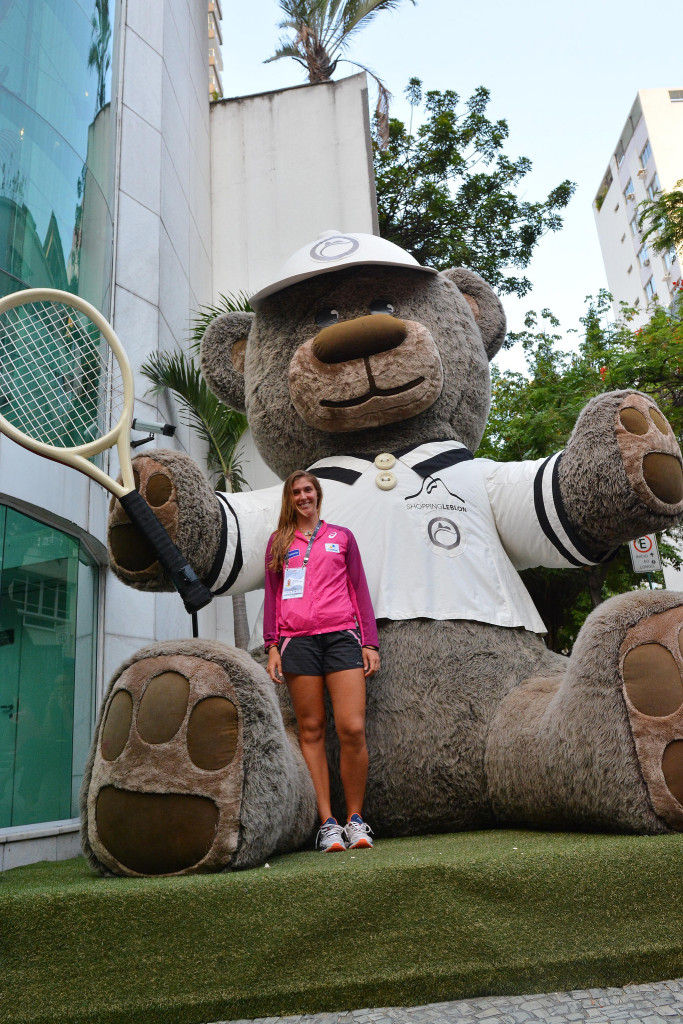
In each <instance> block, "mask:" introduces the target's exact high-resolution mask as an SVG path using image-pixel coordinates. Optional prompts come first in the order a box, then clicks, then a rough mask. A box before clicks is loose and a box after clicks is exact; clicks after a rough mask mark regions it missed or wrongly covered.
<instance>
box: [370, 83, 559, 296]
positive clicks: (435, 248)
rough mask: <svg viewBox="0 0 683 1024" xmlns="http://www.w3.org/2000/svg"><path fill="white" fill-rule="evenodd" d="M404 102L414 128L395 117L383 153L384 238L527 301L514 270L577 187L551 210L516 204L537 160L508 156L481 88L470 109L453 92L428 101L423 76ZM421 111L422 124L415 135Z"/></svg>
mask: <svg viewBox="0 0 683 1024" xmlns="http://www.w3.org/2000/svg"><path fill="white" fill-rule="evenodd" d="M406 94H407V96H408V99H409V100H410V104H411V109H412V114H411V123H410V125H409V126H408V127H407V128H406V125H405V124H404V123H403V122H402V121H399V120H397V119H396V118H392V119H391V120H390V122H389V143H388V146H387V147H386V148H382V146H381V145H379V144H378V142H379V140H376V143H377V144H376V145H375V178H376V183H377V205H378V215H379V227H380V234H381V235H382V237H383V238H388V239H389V240H390V241H392V242H395V243H396V244H397V245H400V246H401V247H402V248H403V249H407V250H408V252H410V253H411V254H412V255H413V256H414V257H415V258H416V259H417V260H418V262H419V263H422V264H428V265H431V266H433V267H436V268H437V269H439V270H443V269H445V268H446V267H452V266H466V267H470V268H471V269H472V270H476V271H477V272H478V273H479V274H481V275H482V277H484V278H485V279H486V280H487V281H488V282H489V284H491V285H492V286H493V287H494V288H497V289H498V290H499V291H500V292H502V293H507V292H515V293H516V294H517V295H525V294H526V293H527V292H528V291H529V289H530V288H531V282H530V281H529V279H528V278H526V277H523V276H513V275H512V274H510V273H509V271H510V269H512V268H516V269H519V270H523V269H524V268H525V267H526V266H527V265H528V263H529V261H530V259H531V256H532V254H533V251H534V249H535V247H536V245H537V243H538V241H539V239H540V238H541V236H542V235H543V234H545V232H547V231H558V230H559V229H560V228H561V227H562V218H561V217H560V215H559V213H558V211H559V210H561V209H563V208H564V207H566V206H567V204H568V202H569V200H570V199H571V197H572V195H573V193H574V189H575V185H574V184H573V183H572V182H570V181H567V180H565V181H563V182H561V183H560V184H559V185H558V186H557V187H556V188H554V189H553V190H552V192H551V193H550V194H549V196H548V197H547V199H545V200H544V201H543V202H537V203H531V202H526V201H525V200H520V199H519V198H518V196H517V195H516V193H515V189H516V188H517V186H518V185H519V183H520V182H521V180H522V179H523V178H524V177H525V176H526V175H527V174H528V173H529V171H530V170H531V161H530V160H529V159H528V158H527V157H518V158H517V159H516V160H512V159H510V158H509V157H508V156H506V155H505V154H504V153H503V146H504V144H505V142H506V140H507V137H508V134H509V129H508V125H507V121H504V120H501V121H495V122H493V121H490V120H489V119H488V117H487V116H486V109H487V106H488V103H489V98H490V93H489V91H488V89H485V88H484V87H483V86H481V87H480V88H478V89H477V90H476V91H475V92H474V94H473V95H472V96H471V97H470V98H469V99H468V100H467V101H466V102H465V103H464V104H462V105H461V104H460V97H459V96H458V94H457V93H456V92H453V91H452V90H447V91H446V92H437V91H433V92H428V93H426V95H424V96H423V93H422V83H421V81H420V80H419V79H418V78H412V79H411V80H410V83H409V85H408V88H407V89H406ZM421 108H422V109H423V111H424V119H423V120H422V123H421V124H420V125H419V127H418V128H417V130H416V131H415V132H413V131H412V120H413V114H417V113H418V111H419V110H420V109H421Z"/></svg>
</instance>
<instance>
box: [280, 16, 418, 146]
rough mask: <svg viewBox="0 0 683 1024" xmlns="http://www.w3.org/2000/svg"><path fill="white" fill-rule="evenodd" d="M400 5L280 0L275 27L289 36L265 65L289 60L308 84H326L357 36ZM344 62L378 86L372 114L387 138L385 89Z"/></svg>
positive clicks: (375, 80)
mask: <svg viewBox="0 0 683 1024" xmlns="http://www.w3.org/2000/svg"><path fill="white" fill-rule="evenodd" d="M415 2H416V0H410V3H412V4H415ZM400 3H401V0H279V5H280V8H281V9H282V11H284V13H285V15H286V17H285V19H284V21H281V22H280V24H279V26H278V27H279V28H283V29H288V30H289V31H290V32H291V33H292V35H291V36H290V38H288V39H281V40H280V45H279V46H278V49H277V50H276V51H275V53H274V54H273V56H272V57H269V58H268V60H267V61H265V63H266V64H268V63H269V62H270V61H273V60H281V59H282V58H283V57H291V58H292V59H293V60H295V61H297V63H299V64H301V66H302V67H303V68H304V69H305V70H306V72H307V74H308V81H309V82H311V83H317V82H328V81H329V80H330V79H331V78H332V75H333V74H334V72H335V70H336V67H337V65H338V64H339V62H340V61H342V60H344V58H343V57H342V54H343V53H345V52H346V50H347V49H348V47H349V45H350V43H351V39H352V38H353V37H354V36H355V35H356V33H357V32H358V31H359V30H360V29H361V28H363V26H365V25H368V24H369V23H370V22H371V21H372V20H373V18H375V17H376V16H377V15H378V14H379V12H380V11H387V10H391V9H392V8H394V7H398V5H399V4H400ZM346 63H348V64H353V65H355V67H358V68H361V69H362V70H363V71H365V72H367V74H369V75H370V77H371V78H372V79H373V80H374V82H375V84H376V85H377V90H378V94H379V96H378V100H377V107H376V110H375V115H376V117H377V119H378V122H379V124H380V125H381V128H380V133H381V134H382V136H383V137H384V138H385V139H386V138H387V132H388V113H389V99H390V96H389V93H388V91H387V89H386V86H385V85H384V84H383V82H381V81H380V79H379V78H378V77H377V75H376V74H375V73H374V71H371V70H370V68H367V67H365V65H363V64H359V63H358V62H357V61H346Z"/></svg>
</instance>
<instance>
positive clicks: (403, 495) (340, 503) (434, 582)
mask: <svg viewBox="0 0 683 1024" xmlns="http://www.w3.org/2000/svg"><path fill="white" fill-rule="evenodd" d="M561 456H562V453H561V452H560V453H559V454H557V455H553V456H551V457H550V458H548V459H538V460H535V461H529V462H493V461H492V460H490V459H474V458H473V457H472V455H471V453H470V452H469V451H468V450H467V449H466V448H465V447H464V445H462V444H460V443H459V442H458V441H432V442H429V443H427V444H423V445H420V446H419V447H416V448H412V449H410V450H409V451H405V450H404V451H402V452H396V453H394V454H393V455H392V454H391V453H381V452H377V453H375V454H372V453H369V454H367V455H365V456H363V457H358V456H349V455H339V456H334V457H332V458H326V459H321V460H320V461H319V462H316V463H315V464H314V465H313V466H311V467H310V470H311V472H312V473H315V474H316V475H317V476H318V477H319V479H320V481H321V484H322V487H323V509H322V511H323V516H324V518H325V519H326V520H327V521H328V522H333V523H341V524H342V525H343V526H348V527H349V528H350V529H351V530H352V532H353V533H354V535H355V537H356V540H357V541H358V546H359V548H360V553H361V556H362V559H363V565H364V567H365V572H366V575H367V579H368V585H369V587H370V596H371V598H372V604H373V608H374V611H375V616H376V617H377V618H378V619H380V618H387V619H413V618H432V619H474V620H476V621H479V622H489V623H493V624H495V625H498V626H508V627H515V626H523V627H525V628H526V629H528V630H531V631H532V632H535V633H544V632H545V627H544V625H543V621H542V619H541V617H540V615H539V614H538V612H537V611H536V608H535V607H534V604H533V602H532V600H531V598H530V597H529V594H528V593H527V591H526V589H525V587H524V585H523V584H522V581H521V579H520V577H519V575H518V572H517V570H518V569H524V568H528V567H531V566H536V565H543V566H547V567H549V568H565V567H568V566H579V565H592V564H594V562H593V561H592V560H591V558H590V557H589V556H588V555H587V553H586V551H585V550H584V549H582V546H581V543H580V541H579V539H578V538H577V537H576V536H575V534H574V532H573V530H572V527H571V524H570V522H569V521H568V519H567V516H566V513H565V510H564V506H563V503H562V498H561V495H560V488H559V483H558V474H557V469H558V465H559V460H560V458H561ZM375 458H376V459H377V463H375V461H374V460H375ZM392 459H393V460H394V461H393V462H392ZM389 464H390V465H389ZM385 467H386V468H385ZM218 498H219V504H220V506H221V511H222V514H223V520H224V529H223V536H222V541H221V549H220V551H219V553H218V556H217V558H216V561H215V563H214V567H213V569H212V573H211V577H210V579H209V580H208V583H209V585H210V587H211V589H212V590H213V591H214V592H215V593H229V594H233V593H245V592H247V591H250V590H256V589H258V588H259V587H262V586H263V580H264V555H265V550H266V544H267V542H268V538H269V537H270V534H271V533H272V532H273V530H274V529H275V527H276V525H277V519H278V514H279V511H280V503H281V498H282V487H281V486H279V485H277V486H275V487H269V488H265V489H263V490H259V491H246V492H242V493H239V494H219V495H218Z"/></svg>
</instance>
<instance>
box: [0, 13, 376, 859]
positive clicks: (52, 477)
mask: <svg viewBox="0 0 683 1024" xmlns="http://www.w3.org/2000/svg"><path fill="white" fill-rule="evenodd" d="M28 8H29V15H30V16H28V17H27V16H25V15H26V12H25V10H24V5H9V7H7V6H5V7H4V8H3V9H2V10H0V66H2V67H3V68H8V69H9V71H8V73H7V74H6V75H5V76H4V77H3V78H2V80H1V81H0V295H4V294H7V293H9V292H12V291H17V290H19V289H22V288H26V287H43V286H48V287H56V288H61V289H64V290H68V291H71V292H74V293H77V294H79V295H81V296H83V297H84V298H85V299H87V300H88V301H90V302H92V303H93V304H94V305H95V306H96V307H97V308H99V309H100V310H101V311H102V312H103V314H104V315H105V316H106V317H107V318H108V319H109V320H110V321H111V322H112V323H113V325H114V328H115V330H116V333H117V334H118V336H119V337H120V338H121V340H122V342H123V344H124V347H125V348H126V350H127V353H128V356H129V358H130V361H131V363H132V365H133V370H134V374H135V382H136V396H137V398H136V406H135V414H136V415H137V416H139V417H140V418H142V419H145V420H154V421H158V420H162V421H165V422H169V423H173V424H174V425H176V427H177V431H176V434H175V437H174V438H173V439H172V440H170V441H169V439H168V438H161V439H157V438H155V439H154V441H152V442H151V443H150V444H149V445H147V446H146V447H144V448H142V449H140V450H141V451H143V452H148V451H151V450H153V448H154V447H155V446H157V445H158V446H162V445H163V446H165V447H169V446H172V447H176V448H177V449H179V450H182V451H186V452H188V453H189V454H190V455H192V456H193V457H195V458H196V459H197V461H198V462H199V463H200V464H202V465H203V464H204V454H205V453H204V451H203V449H202V447H201V445H199V444H198V442H197V441H196V438H195V437H194V435H193V434H192V432H191V431H190V430H189V429H188V428H187V426H186V425H185V424H184V423H183V421H182V419H181V418H180V416H179V410H178V409H177V408H176V407H175V405H174V403H173V401H172V399H171V398H170V397H169V396H163V397H162V398H161V399H158V400H157V399H156V398H152V397H150V396H149V395H148V394H146V392H147V388H148V386H149V384H148V382H147V381H146V379H145V378H144V377H142V376H141V374H140V366H141V365H142V363H143V362H144V361H145V360H146V359H147V358H148V357H149V356H150V355H152V354H153V353H156V352H163V351H171V350H173V349H176V348H177V347H181V348H183V349H185V351H187V346H188V333H189V328H190V323H191V320H192V318H193V315H194V313H195V312H196V311H197V310H198V309H199V308H200V307H201V306H203V305H207V304H213V303H215V302H216V301H217V299H218V296H219V294H220V293H228V292H238V291H251V290H252V289H254V290H255V289H256V288H257V287H259V286H260V285H261V284H262V283H263V281H265V280H266V279H267V277H268V275H269V274H270V273H271V271H272V270H273V269H274V264H275V265H278V263H279V262H281V260H282V259H284V257H285V256H286V255H288V253H289V251H290V250H291V249H293V248H296V247H297V246H298V245H301V244H303V242H305V241H307V240H308V239H309V238H311V237H315V236H316V235H317V234H318V233H319V232H320V231H322V230H324V229H326V228H328V227H335V228H338V229H340V230H360V231H368V232H372V231H373V230H376V213H375V201H374V179H373V175H372V163H371V160H370V148H369V128H368V114H367V92H366V83H365V76H363V75H360V76H354V77H353V78H351V79H347V80H343V81H341V82H338V83H330V84H329V85H326V86H317V87H312V88H301V89H293V90H284V91H283V92H279V93H276V94H273V95H272V96H257V97H245V98H241V99H240V100H234V101H224V102H222V103H218V104H216V105H214V107H213V108H211V105H210V97H209V90H208V89H207V70H208V69H209V68H210V67H211V68H213V67H215V66H216V65H212V64H211V60H210V56H211V55H210V54H209V53H208V52H207V51H208V49H209V47H210V45H211V42H213V43H214V44H215V43H216V42H217V38H216V34H217V31H218V29H217V26H218V19H219V18H220V13H221V12H220V6H219V4H218V3H217V2H214V3H213V4H209V18H210V22H209V38H208V39H207V0H109V2H108V3H104V4H102V3H100V4H99V5H97V6H96V5H95V2H94V0H88V3H85V4H84V3H83V2H82V0H28ZM212 14H213V21H212V20H211V18H212ZM216 16H217V17H216ZM212 28H213V32H214V36H213V39H212V38H211V30H212ZM93 44H96V50H97V54H98V60H97V62H96V63H95V64H93V63H92V61H91V60H90V59H89V55H90V53H91V50H92V48H93ZM304 111H305V113H304ZM269 119H270V121H269ZM302 123H308V124H309V125H310V126H311V131H310V132H309V133H308V136H306V135H305V134H303V133H302V130H301V125H302ZM268 124H270V125H271V127H270V128H268V127H267V126H268ZM273 125H276V126H277V132H278V133H279V135H278V138H279V139H280V140H285V139H286V138H290V139H292V140H293V144H292V146H291V153H290V157H291V159H290V158H289V157H288V160H287V166H286V168H281V167H278V170H277V173H276V172H275V170H274V167H273V161H274V154H275V145H274V141H275V140H273V139H271V140H270V141H268V134H267V132H268V131H271V132H272V130H273V128H272V126H273ZM313 129H314V130H313ZM264 132H265V133H266V134H264ZM283 144H284V142H283ZM335 148H336V151H340V150H342V151H343V152H344V154H345V155H344V159H343V160H342V161H341V162H340V164H339V167H338V173H336V174H334V173H331V168H330V163H329V157H328V154H329V152H330V151H331V150H333V149H335ZM321 183H322V184H321ZM297 190H298V197H297ZM340 193H342V194H343V198H342V199H340ZM302 196H305V197H306V200H307V201H306V202H301V201H300V198H301V197H302ZM297 198H298V201H297ZM294 207H297V208H298V216H297V218H296V220H295V221H294V220H293V219H292V217H291V215H290V214H291V211H292V210H293V209H294ZM286 210H287V211H288V213H287V216H285V211H286ZM264 211H267V214H268V215H267V217H266V218H265V219H264ZM0 342H1V339H0ZM0 352H1V344H0ZM1 391H2V389H1V388H0V403H1V402H2V394H1ZM135 436H136V437H142V436H144V433H143V432H140V433H138V434H137V435H135ZM246 446H247V449H248V456H249V458H248V464H247V466H246V476H247V479H249V480H250V483H252V486H260V485H261V483H262V480H263V478H264V474H267V470H266V469H265V467H264V466H263V464H262V463H261V462H260V460H259V458H258V455H257V453H256V452H255V450H254V449H253V445H251V444H250V442H249V440H248V439H247V441H246ZM106 468H107V467H106V466H105V469H106ZM109 469H110V470H113V471H115V469H116V466H115V463H114V462H113V461H112V462H111V463H110V466H109ZM108 500H109V496H108V494H107V493H106V492H105V491H103V490H102V489H101V488H99V487H98V486H97V485H96V484H94V483H92V482H90V481H89V480H87V479H86V478H85V477H83V476H82V475H80V474H78V473H76V472H75V471H73V470H69V469H67V468H65V467H61V466H59V465H58V464H55V463H51V462H46V461H45V460H43V459H39V458H38V457H37V456H33V455H31V454H30V453H28V452H26V451H24V450H23V449H21V448H19V447H18V446H17V445H15V444H13V443H12V442H10V441H8V440H7V439H6V438H5V437H3V436H1V435H0V870H1V869H7V868H10V867H15V866H17V865H19V864H23V863H30V862H32V861H36V860H42V859H61V858H64V857H69V856H73V855H74V854H76V853H77V852H78V851H79V844H78V790H79V786H80V779H81V774H82V770H83V765H84V762H85V758H86V755H87V750H88V747H89V744H90V739H91V736H92V730H93V726H94V721H95V715H96V712H97V707H98V704H99V702H100V700H101V697H102V693H103V691H104V688H105V686H106V684H107V681H108V680H109V678H110V677H111V675H112V674H113V672H114V671H115V669H116V668H117V666H118V665H119V664H120V663H121V662H122V661H123V660H124V659H125V658H126V657H128V656H129V655H130V654H132V653H133V652H134V651H136V650H138V649H139V648H140V647H142V646H144V645H146V644H148V643H151V642H154V641H156V640H163V639H167V638H174V637H178V638H181V637H187V636H190V635H191V625H190V621H189V619H188V616H187V615H186V614H185V611H184V608H183V606H182V603H181V601H180V599H179V598H178V597H177V596H176V595H175V594H158V595H154V594H143V593H139V592H136V591H133V590H131V589H129V588H126V587H124V586H123V585H121V584H120V583H119V582H118V581H117V580H116V579H115V578H114V577H113V576H112V574H111V573H110V572H108V570H107V556H106V547H105V544H106V518H107V509H108ZM219 605H220V607H219ZM200 634H201V635H202V636H204V637H207V638H219V639H223V640H226V641H228V642H230V641H231V640H232V632H231V615H230V600H229V599H225V598H224V599H223V600H222V601H221V602H216V604H215V605H211V606H209V608H207V609H205V610H203V611H202V612H201V613H200Z"/></svg>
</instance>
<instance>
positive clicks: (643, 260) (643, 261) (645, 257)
mask: <svg viewBox="0 0 683 1024" xmlns="http://www.w3.org/2000/svg"><path fill="white" fill-rule="evenodd" d="M638 262H639V263H640V265H641V267H649V265H650V253H649V252H648V250H647V246H646V245H645V243H643V245H642V246H641V247H640V251H639V252H638Z"/></svg>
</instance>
